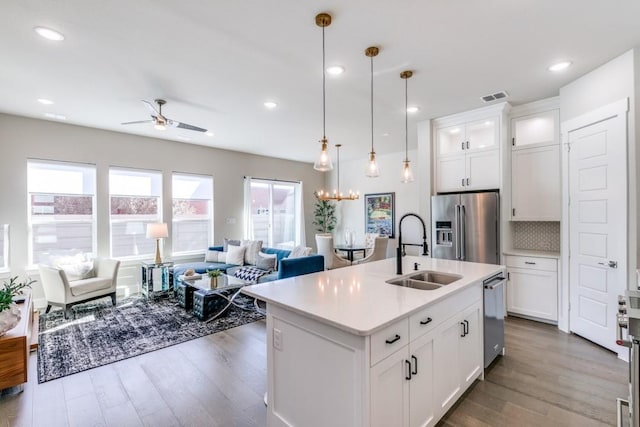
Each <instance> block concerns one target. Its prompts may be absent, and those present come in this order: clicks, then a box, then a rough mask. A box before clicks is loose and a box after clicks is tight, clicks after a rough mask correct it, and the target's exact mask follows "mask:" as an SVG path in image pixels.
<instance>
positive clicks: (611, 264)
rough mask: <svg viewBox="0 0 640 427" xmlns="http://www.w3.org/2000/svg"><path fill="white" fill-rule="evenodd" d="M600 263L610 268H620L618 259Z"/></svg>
mask: <svg viewBox="0 0 640 427" xmlns="http://www.w3.org/2000/svg"><path fill="white" fill-rule="evenodd" d="M598 264H600V265H604V266H606V267H609V268H618V261H609V262H606V263H605V262H599V263H598Z"/></svg>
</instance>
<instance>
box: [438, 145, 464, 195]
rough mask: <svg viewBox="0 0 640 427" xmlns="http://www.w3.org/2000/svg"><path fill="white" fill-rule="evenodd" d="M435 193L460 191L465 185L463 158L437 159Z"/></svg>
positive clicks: (462, 155) (459, 156)
mask: <svg viewBox="0 0 640 427" xmlns="http://www.w3.org/2000/svg"><path fill="white" fill-rule="evenodd" d="M437 174H438V175H437V176H438V181H437V185H436V187H437V191H438V192H445V191H461V190H464V187H463V186H464V184H465V180H464V178H465V156H464V154H460V155H457V156H445V157H438V171H437Z"/></svg>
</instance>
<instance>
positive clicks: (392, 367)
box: [242, 256, 504, 427]
mask: <svg viewBox="0 0 640 427" xmlns="http://www.w3.org/2000/svg"><path fill="white" fill-rule="evenodd" d="M415 263H418V264H419V265H418V269H419V270H420V271H424V270H428V271H435V272H440V273H445V274H450V275H458V276H460V277H461V278H460V279H459V280H456V281H454V282H453V283H450V284H447V285H444V286H442V287H438V288H437V289H433V290H421V289H412V288H406V287H402V286H395V285H391V284H389V283H386V281H387V280H390V279H394V278H396V277H398V276H397V275H396V274H395V259H386V260H383V261H377V262H372V263H365V264H361V265H357V266H353V267H347V268H341V269H336V270H330V271H325V272H321V273H314V274H309V275H305V276H298V277H293V278H290V279H285V280H280V281H276V282H272V283H265V284H258V285H253V286H247V287H245V288H243V290H242V292H243V293H245V294H247V295H250V296H252V297H255V298H258V299H260V300H263V301H266V302H267V343H268V344H267V371H268V381H267V382H268V414H267V418H268V425H269V426H305V427H307V426H329V425H330V426H350V427H351V426H418V425H420V426H423V425H434V424H435V423H436V422H437V421H438V420H439V419H440V418H441V417H442V416H443V415H444V414H445V413H446V411H447V410H448V409H449V408H450V407H451V406H452V405H453V404H454V403H455V402H456V400H457V399H458V398H459V397H460V396H461V395H462V393H463V392H464V391H465V390H466V389H467V388H468V387H469V386H470V385H471V384H472V383H473V381H475V380H476V379H477V378H481V377H482V376H483V369H482V367H483V332H482V319H483V311H482V310H483V307H482V281H483V280H484V279H487V278H489V277H491V276H493V275H495V274H498V273H500V272H502V271H504V268H503V267H501V266H497V265H488V264H476V263H468V262H459V261H451V260H441V259H431V258H426V257H411V256H407V257H404V258H403V271H404V273H405V274H406V275H408V274H411V273H414V271H413V270H414V266H415Z"/></svg>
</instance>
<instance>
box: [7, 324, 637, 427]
mask: <svg viewBox="0 0 640 427" xmlns="http://www.w3.org/2000/svg"><path fill="white" fill-rule="evenodd" d="M265 335H266V334H265V323H264V322H255V323H251V324H247V325H244V326H241V327H238V328H234V329H229V330H227V331H224V332H220V333H218V334H214V335H210V336H207V337H203V338H199V339H196V340H193V341H189V342H186V343H183V344H179V345H175V346H173V347H168V348H165V349H162V350H159V351H155V352H152V353H148V354H145V355H142V356H138V357H134V358H131V359H127V360H123V361H121V362H117V363H113V364H111V365H107V366H103V367H100V368H96V369H92V370H89V371H85V372H81V373H79V374H76V375H71V376H68V377H65V378H62V379H59V380H54V381H50V382H47V383H44V384H38V382H37V374H36V366H35V364H36V359H35V354H32V355H31V358H30V363H31V365H30V369H31V370H30V374H29V382H28V383H27V384H25V386H24V392H22V393H20V394H15V395H10V396H7V395H5V396H2V397H1V398H0V427H5V426H47V427H55V426H81V427H85V426H118V427H122V426H141V425H148V426H264V425H266V410H265V407H264V404H263V402H262V397H263V393H264V390H265V389H266V347H265V338H266V337H265ZM505 338H506V346H507V355H506V356H505V357H503V358H500V359H499V360H498V361H497V362H495V363H494V364H493V365H492V366H491V367H490V369H489V371H488V372H487V375H486V378H485V381H478V382H476V384H475V385H474V386H473V387H472V388H471V390H470V391H469V392H468V393H467V394H466V395H465V396H464V397H463V399H461V400H460V402H459V403H458V404H457V405H456V407H454V408H453V409H452V410H451V411H450V412H449V413H448V414H447V415H446V416H445V418H444V419H443V420H442V421H441V422H440V424H439V425H441V426H565V425H566V426H603V425H614V424H615V421H616V418H615V398H616V397H620V396H624V395H625V393H626V381H627V374H626V372H627V365H626V363H624V362H622V361H620V360H618V359H617V358H616V356H615V355H614V354H613V353H611V352H609V351H607V350H604V349H602V348H600V347H598V346H596V345H594V344H592V343H590V342H589V341H586V340H584V339H582V338H580V337H576V336H573V335H567V334H564V333H562V332H559V331H558V330H557V328H556V327H554V326H550V325H545V324H541V323H536V322H531V321H528V320H521V319H517V318H509V319H508V321H507V329H506V337H505Z"/></svg>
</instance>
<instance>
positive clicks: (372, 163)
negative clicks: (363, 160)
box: [366, 151, 380, 178]
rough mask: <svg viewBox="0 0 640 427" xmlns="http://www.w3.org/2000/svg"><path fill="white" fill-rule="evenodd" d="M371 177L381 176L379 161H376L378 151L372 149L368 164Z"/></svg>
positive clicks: (368, 173)
mask: <svg viewBox="0 0 640 427" xmlns="http://www.w3.org/2000/svg"><path fill="white" fill-rule="evenodd" d="M366 175H367V176H368V177H369V178H376V177H378V176H380V169H379V168H378V162H377V161H376V153H375V151H372V152H371V153H369V164H368V165H367V174H366Z"/></svg>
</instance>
